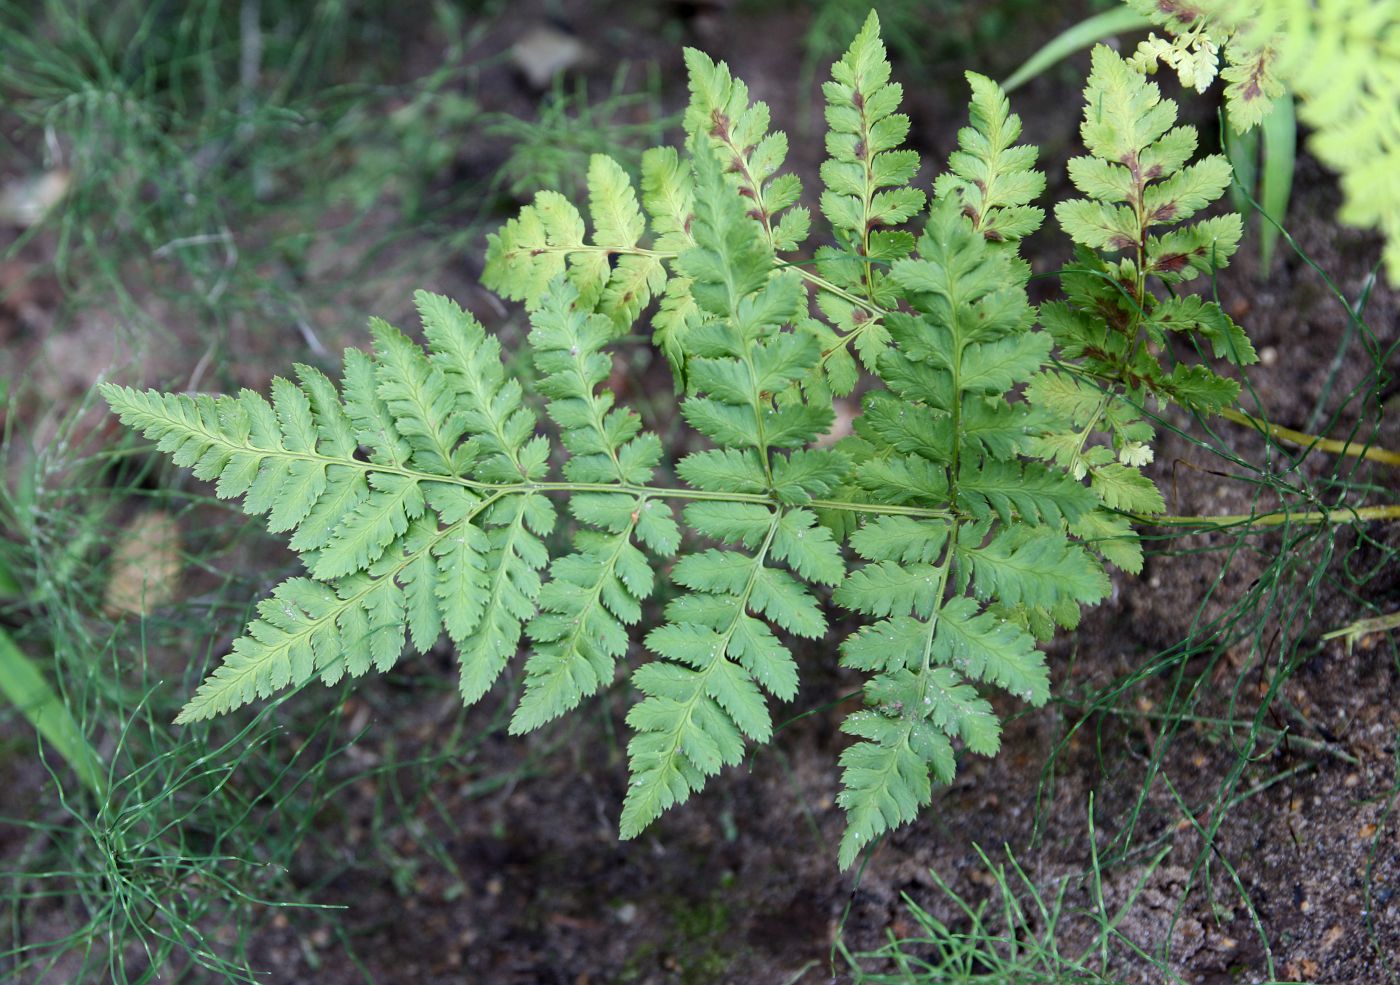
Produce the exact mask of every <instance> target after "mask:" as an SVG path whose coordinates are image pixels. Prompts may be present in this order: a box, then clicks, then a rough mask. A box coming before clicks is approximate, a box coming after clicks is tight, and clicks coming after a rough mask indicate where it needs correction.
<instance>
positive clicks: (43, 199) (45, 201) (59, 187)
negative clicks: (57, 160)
mask: <svg viewBox="0 0 1400 985" xmlns="http://www.w3.org/2000/svg"><path fill="white" fill-rule="evenodd" d="M67 193H68V172H67V171H65V170H63V169H61V168H60V169H57V170H54V171H43V172H40V173H39V174H34V175H26V176H25V177H23V178H14V179H12V180H10V181H7V182H5V184H4V185H3V186H0V223H5V224H6V225H11V226H19V227H20V228H21V229H28V228H29V227H30V226H34V225H38V223H39V221H40V220H41V219H43V218H44V216H45V214H47V213H48V211H49V209H51V208H53V207H54V206H55V205H57V204H58V203H59V202H60V201H62V200H63V196H64V195H66V194H67Z"/></svg>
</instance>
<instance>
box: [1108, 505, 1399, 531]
mask: <svg viewBox="0 0 1400 985" xmlns="http://www.w3.org/2000/svg"><path fill="white" fill-rule="evenodd" d="M1128 516H1129V517H1130V518H1131V519H1132V520H1133V521H1134V522H1136V523H1141V524H1145V525H1149V526H1160V527H1236V526H1241V525H1245V524H1247V525H1249V526H1250V527H1282V526H1285V525H1287V524H1291V523H1297V524H1302V525H1305V526H1311V525H1322V524H1328V523H1370V522H1372V521H1376V520H1380V521H1387V520H1400V506H1338V507H1337V508H1335V509H1331V510H1310V511H1306V512H1302V513H1294V512H1292V511H1290V510H1278V511H1275V512H1273V513H1232V514H1227V515H1221V516H1171V515H1167V514H1156V515H1152V514H1147V513H1129V514H1128Z"/></svg>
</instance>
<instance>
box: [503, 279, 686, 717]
mask: <svg viewBox="0 0 1400 985" xmlns="http://www.w3.org/2000/svg"><path fill="white" fill-rule="evenodd" d="M579 305H580V298H579V295H578V291H577V290H576V289H575V288H574V287H573V286H572V285H571V284H569V283H567V282H566V281H564V280H562V279H558V280H556V281H555V282H554V283H553V284H552V285H551V287H550V291H549V294H548V296H547V297H546V298H545V300H544V302H543V304H542V306H541V308H540V310H539V311H537V312H536V313H535V316H534V318H533V324H534V327H533V329H532V331H531V333H530V344H531V347H532V348H533V350H534V356H535V366H536V368H537V369H538V370H539V371H540V373H541V374H542V375H543V378H542V379H541V381H540V392H541V393H543V394H545V396H547V397H549V398H550V403H549V405H548V410H549V415H550V416H551V417H552V418H553V419H554V420H555V422H556V423H557V424H558V425H559V427H560V438H561V441H562V443H563V445H564V447H565V448H566V449H568V451H569V452H570V453H571V456H570V458H569V460H568V461H567V462H566V463H565V465H564V474H565V476H566V477H567V478H568V479H570V480H571V481H574V482H579V483H608V482H614V483H617V484H618V485H622V486H625V485H644V484H646V483H647V482H649V481H651V478H652V474H653V472H654V471H655V468H656V465H657V463H658V461H659V460H660V457H661V444H660V442H659V441H658V440H657V438H656V436H655V435H653V434H649V433H646V434H644V433H642V430H641V421H640V419H639V418H638V417H637V415H636V414H635V413H634V412H632V411H630V410H619V409H616V408H614V407H613V395H612V393H611V392H609V391H607V390H603V391H601V392H599V391H598V389H597V388H598V385H599V384H600V383H602V382H603V381H604V380H606V379H607V377H608V375H609V374H610V372H611V370H612V359H611V357H610V356H609V355H608V354H607V353H606V352H605V351H604V348H603V347H604V346H605V345H606V343H607V342H608V341H609V340H610V338H611V336H612V326H611V323H610V322H609V321H608V319H607V318H606V317H604V316H602V315H589V314H587V313H586V312H585V311H583V310H581V308H580V306H579ZM571 508H572V509H573V512H574V515H575V516H576V517H577V518H578V519H579V520H581V521H583V522H584V523H588V524H590V525H592V526H594V527H597V528H599V532H580V533H579V534H578V535H577V537H576V538H575V547H576V548H577V550H576V552H575V553H573V554H569V555H566V556H563V557H560V558H558V559H556V560H555V561H554V563H553V564H552V565H551V566H550V580H549V582H548V584H546V585H545V586H544V589H543V590H542V591H541V592H540V595H539V605H540V610H541V611H540V613H539V614H538V615H537V616H535V618H534V619H533V620H532V621H531V622H530V624H529V627H528V629H527V632H528V634H529V636H530V638H531V640H533V641H534V644H535V645H534V649H533V653H532V654H531V656H530V659H529V661H528V662H527V663H526V666H525V693H524V694H523V695H522V697H521V699H520V704H519V706H518V707H517V708H516V712H515V715H514V717H513V718H512V719H511V726H510V727H511V731H512V732H515V733H520V732H525V731H529V730H530V729H534V728H538V727H539V726H540V725H543V724H544V723H545V722H548V721H550V720H552V719H554V718H557V717H558V716H559V715H561V714H563V713H564V712H566V711H568V710H570V709H571V708H574V707H576V706H577V705H578V703H579V702H580V701H581V700H583V699H584V698H585V697H588V696H589V695H592V694H595V693H597V691H598V690H599V689H601V688H603V687H606V686H607V685H609V684H611V683H612V680H613V676H614V674H615V667H616V661H617V659H618V658H619V657H621V656H622V655H623V654H624V653H625V652H626V650H627V629H626V627H627V626H628V625H631V624H633V623H636V622H637V621H638V620H639V619H641V615H642V610H641V603H642V602H643V601H644V600H645V599H646V598H647V597H648V596H649V595H650V594H651V590H652V586H653V581H654V575H653V572H652V569H651V566H650V565H649V564H648V563H647V560H646V557H645V556H644V555H643V554H642V552H641V551H640V550H638V549H637V548H636V547H635V546H633V544H632V540H633V538H634V537H635V538H639V539H642V540H643V541H645V542H647V543H648V545H649V546H650V547H651V548H652V550H653V551H657V552H658V553H661V554H663V555H669V554H671V553H674V551H675V548H676V545H677V543H678V542H679V539H680V535H679V532H678V531H677V530H676V529H675V524H674V521H673V520H672V519H671V515H670V510H669V508H668V507H666V505H665V504H664V503H662V502H658V501H655V500H650V499H647V498H643V497H634V496H623V495H609V494H584V493H580V494H578V495H576V496H575V497H574V498H573V500H572V502H571ZM643 516H646V518H647V519H646V521H645V523H644V521H643V520H642V517H643Z"/></svg>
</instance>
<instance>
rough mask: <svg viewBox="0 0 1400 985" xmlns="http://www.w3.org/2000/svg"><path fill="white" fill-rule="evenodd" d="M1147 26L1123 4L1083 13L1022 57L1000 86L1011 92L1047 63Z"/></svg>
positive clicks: (1137, 14) (1046, 65)
mask: <svg viewBox="0 0 1400 985" xmlns="http://www.w3.org/2000/svg"><path fill="white" fill-rule="evenodd" d="M1151 26H1152V22H1151V21H1149V20H1148V19H1147V18H1146V17H1144V16H1142V15H1141V14H1139V13H1138V12H1137V11H1135V10H1129V9H1128V8H1127V7H1119V8H1118V9H1116V10H1105V11H1104V12H1103V13H1101V14H1095V15H1094V16H1093V17H1086V18H1085V19H1084V20H1082V21H1080V22H1079V23H1078V24H1076V25H1074V26H1073V27H1071V28H1070V29H1069V30H1067V31H1065V32H1063V33H1062V34H1059V35H1057V36H1056V37H1055V38H1054V39H1052V40H1051V41H1050V42H1049V43H1048V44H1046V45H1045V46H1044V47H1043V48H1041V49H1040V50H1039V51H1037V52H1036V53H1035V54H1034V55H1031V57H1030V58H1028V59H1026V63H1025V64H1024V65H1022V66H1021V67H1020V68H1018V69H1017V70H1016V71H1015V72H1012V73H1011V75H1010V76H1009V77H1008V78H1007V80H1006V81H1005V82H1003V83H1002V84H1001V87H1002V88H1003V89H1005V90H1006V91H1007V92H1011V91H1012V90H1013V89H1017V88H1019V87H1021V86H1023V85H1025V84H1026V83H1027V82H1029V81H1030V80H1031V79H1033V78H1035V77H1036V76H1037V75H1039V74H1040V73H1042V72H1044V71H1045V70H1046V69H1047V68H1049V67H1050V66H1051V65H1054V64H1056V63H1058V62H1061V61H1064V60H1065V59H1066V58H1068V57H1069V56H1070V55H1072V54H1074V53H1075V52H1076V51H1082V50H1084V49H1085V48H1088V47H1089V46H1090V45H1092V44H1094V43H1095V42H1097V41H1102V40H1103V39H1104V38H1111V37H1113V36H1114V35H1115V34H1123V33H1125V32H1127V31H1140V30H1143V29H1145V28H1148V27H1151Z"/></svg>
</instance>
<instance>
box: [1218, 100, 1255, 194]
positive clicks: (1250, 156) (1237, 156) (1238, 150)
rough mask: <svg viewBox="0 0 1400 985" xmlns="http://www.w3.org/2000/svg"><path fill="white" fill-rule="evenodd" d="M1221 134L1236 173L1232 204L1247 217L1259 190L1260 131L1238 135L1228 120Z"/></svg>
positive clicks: (1231, 190)
mask: <svg viewBox="0 0 1400 985" xmlns="http://www.w3.org/2000/svg"><path fill="white" fill-rule="evenodd" d="M1220 134H1221V142H1222V143H1223V144H1224V145H1225V156H1226V157H1227V158H1229V159H1230V167H1231V168H1233V169H1234V172H1235V180H1234V181H1232V182H1230V203H1231V204H1232V205H1233V206H1234V208H1235V211H1236V212H1238V213H1240V215H1244V216H1247V215H1249V213H1250V212H1251V211H1252V210H1253V208H1254V201H1253V199H1254V194H1255V192H1256V191H1257V190H1258V188H1259V129H1258V128H1257V127H1256V128H1255V129H1253V130H1246V131H1245V132H1244V133H1236V132H1235V128H1234V127H1232V126H1230V125H1229V122H1228V120H1227V121H1226V123H1225V124H1224V125H1222V126H1221V128H1220Z"/></svg>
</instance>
